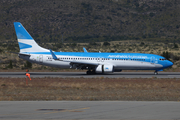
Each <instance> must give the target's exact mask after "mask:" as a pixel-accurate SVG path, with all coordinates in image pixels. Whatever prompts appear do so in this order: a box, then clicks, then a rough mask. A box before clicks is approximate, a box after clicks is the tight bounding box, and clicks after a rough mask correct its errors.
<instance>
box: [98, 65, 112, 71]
mask: <svg viewBox="0 0 180 120" xmlns="http://www.w3.org/2000/svg"><path fill="white" fill-rule="evenodd" d="M95 72H96V73H112V72H113V65H98V66H97V67H96V69H95Z"/></svg>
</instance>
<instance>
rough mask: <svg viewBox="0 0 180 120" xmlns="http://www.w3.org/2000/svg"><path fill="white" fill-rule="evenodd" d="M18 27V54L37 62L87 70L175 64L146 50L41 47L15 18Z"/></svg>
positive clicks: (152, 67) (99, 70) (89, 71)
mask: <svg viewBox="0 0 180 120" xmlns="http://www.w3.org/2000/svg"><path fill="white" fill-rule="evenodd" d="M14 26H15V31H16V35H17V39H18V43H19V48H20V53H19V57H20V58H22V59H25V60H28V61H30V62H34V63H37V64H42V65H47V66H52V67H60V68H77V69H88V71H87V74H93V73H109V72H118V71H121V70H155V74H157V72H158V71H162V70H163V69H165V68H168V67H170V66H172V65H173V63H172V62H171V61H169V60H166V59H165V58H164V57H162V56H159V55H154V54H144V53H91V52H87V51H86V49H85V48H84V51H85V52H53V51H51V50H48V49H45V48H42V47H40V46H39V45H38V44H37V43H36V42H35V40H34V39H33V38H32V37H31V36H30V34H29V33H28V32H27V31H26V30H25V28H24V27H23V26H22V24H21V23H19V22H15V23H14Z"/></svg>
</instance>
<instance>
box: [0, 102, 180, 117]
mask: <svg viewBox="0 0 180 120" xmlns="http://www.w3.org/2000/svg"><path fill="white" fill-rule="evenodd" d="M179 109H180V104H179V102H142V101H140V102H137V101H129V102H128V101H1V102H0V119H23V120H25V119H41V120H44V119H128V120H129V119H137V120H140V119H146V120H147V119H148V120H151V119H158V120H164V119H166V120H170V119H172V120H178V119H180V114H179Z"/></svg>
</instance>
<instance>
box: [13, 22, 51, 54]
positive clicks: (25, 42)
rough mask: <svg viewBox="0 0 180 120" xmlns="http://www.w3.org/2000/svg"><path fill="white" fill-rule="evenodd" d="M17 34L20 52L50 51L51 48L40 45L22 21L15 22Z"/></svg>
mask: <svg viewBox="0 0 180 120" xmlns="http://www.w3.org/2000/svg"><path fill="white" fill-rule="evenodd" d="M14 27H15V31H16V36H17V39H18V44H19V48H20V53H24V52H49V50H47V49H44V48H42V47H40V46H39V45H38V44H37V43H36V42H35V40H34V39H33V38H32V37H31V35H30V34H29V33H28V32H27V31H26V29H25V28H24V27H23V25H22V24H21V23H20V22H14Z"/></svg>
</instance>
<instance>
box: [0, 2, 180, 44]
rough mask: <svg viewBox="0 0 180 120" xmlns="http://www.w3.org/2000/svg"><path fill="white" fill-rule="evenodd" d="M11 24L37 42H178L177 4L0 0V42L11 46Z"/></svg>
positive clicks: (179, 15)
mask: <svg viewBox="0 0 180 120" xmlns="http://www.w3.org/2000/svg"><path fill="white" fill-rule="evenodd" d="M15 21H19V22H21V23H22V24H23V25H24V27H25V28H26V29H27V30H28V31H29V33H30V34H31V35H32V36H33V37H34V38H35V39H36V40H37V42H38V43H45V42H55V43H56V42H61V41H62V38H63V42H69V43H70V42H95V41H114V40H116V41H117V40H126V39H131V40H144V39H147V40H148V39H150V40H164V39H165V40H171V41H172V40H173V41H180V34H179V33H180V1H179V0H1V1H0V39H1V43H4V42H5V40H8V41H10V43H12V42H13V41H14V42H15V43H16V41H15V40H16V36H15V32H14V27H13V22H15Z"/></svg>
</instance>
